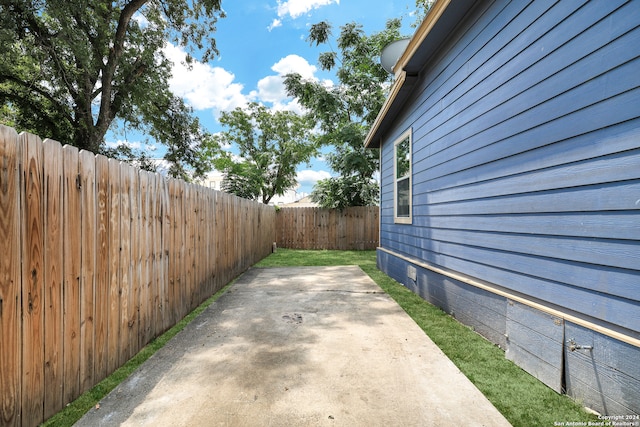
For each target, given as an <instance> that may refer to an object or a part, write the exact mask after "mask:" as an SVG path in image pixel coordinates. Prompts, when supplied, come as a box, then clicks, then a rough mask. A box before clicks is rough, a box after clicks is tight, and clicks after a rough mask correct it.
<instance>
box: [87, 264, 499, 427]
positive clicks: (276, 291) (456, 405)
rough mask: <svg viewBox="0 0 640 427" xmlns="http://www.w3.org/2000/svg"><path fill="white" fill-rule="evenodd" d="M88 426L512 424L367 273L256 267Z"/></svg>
mask: <svg viewBox="0 0 640 427" xmlns="http://www.w3.org/2000/svg"><path fill="white" fill-rule="evenodd" d="M76 425H77V426H92V427H94V426H114V425H125V426H134V425H136V426H139V425H143V426H147V425H148V426H151V425H153V426H214V425H215V426H509V423H508V422H507V421H506V419H505V418H504V417H503V416H502V415H501V414H500V413H499V412H498V411H497V410H496V409H495V407H493V405H492V404H491V403H490V402H489V401H488V400H487V399H486V398H485V397H484V396H483V395H482V394H481V393H480V392H479V391H478V389H477V388H476V387H474V386H473V384H472V383H471V382H470V381H469V380H468V379H467V378H466V377H465V376H464V375H463V374H462V373H461V372H460V371H459V370H458V369H457V368H456V367H455V366H454V365H453V363H452V362H451V361H450V360H449V359H448V358H447V357H446V356H445V355H444V354H443V353H442V352H441V351H440V349H439V348H438V347H437V346H436V345H435V344H433V342H432V341H431V340H430V339H429V338H428V337H427V336H426V335H425V334H424V332H423V331H422V330H421V329H420V328H419V327H418V326H417V325H416V324H415V322H414V321H413V320H412V319H411V318H410V317H409V316H408V315H407V314H406V313H405V312H404V311H403V310H402V309H401V308H400V307H399V306H398V305H397V304H396V303H395V301H393V300H392V299H391V298H390V297H389V296H388V295H386V294H385V293H384V292H383V291H382V290H381V289H380V288H379V287H378V285H377V284H375V283H374V282H373V281H372V280H371V279H370V278H369V277H368V276H367V275H366V274H365V273H364V272H363V271H362V270H361V269H360V268H359V267H356V266H347V267H296V268H291V267H287V268H253V269H250V270H249V271H248V272H246V273H245V274H244V275H242V276H241V277H240V278H239V279H238V280H237V281H236V282H235V283H234V285H233V286H231V287H230V288H229V289H228V291H227V292H226V293H225V294H224V295H223V296H222V297H221V298H220V299H219V300H218V301H217V302H215V303H213V304H212V305H210V306H209V307H208V308H207V309H206V310H205V311H204V312H203V313H202V314H201V315H200V316H198V317H197V318H196V319H195V320H194V321H193V322H191V323H190V324H189V325H188V326H187V327H186V328H185V329H184V330H183V331H182V332H180V333H179V334H178V335H177V336H176V337H174V338H173V339H172V340H171V341H170V342H169V343H168V344H167V345H166V346H165V347H164V348H162V349H161V350H159V351H158V352H157V353H156V354H155V355H154V356H152V357H151V358H150V359H149V360H148V361H147V362H145V363H144V364H143V365H142V366H141V367H140V368H139V369H138V370H137V371H136V372H135V373H134V374H133V375H131V376H130V377H129V378H128V379H127V380H126V381H124V382H123V383H122V384H121V385H120V386H118V387H117V388H116V389H115V390H113V391H112V392H111V393H110V394H109V395H108V396H107V397H106V398H104V399H103V400H102V401H101V402H100V404H99V408H94V409H92V410H91V411H89V413H87V414H86V415H85V416H84V417H83V418H82V419H81V420H80V421H79V422H78V423H77V424H76Z"/></svg>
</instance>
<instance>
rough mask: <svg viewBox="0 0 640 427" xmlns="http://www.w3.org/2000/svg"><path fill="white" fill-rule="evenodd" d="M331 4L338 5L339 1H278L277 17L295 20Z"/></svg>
mask: <svg viewBox="0 0 640 427" xmlns="http://www.w3.org/2000/svg"><path fill="white" fill-rule="evenodd" d="M332 3H335V4H340V0H288V1H285V2H282V1H280V0H278V17H279V18H282V17H283V16H286V15H289V16H290V17H291V18H293V19H296V18H298V17H300V16H302V15H304V14H306V13H308V12H310V11H311V10H313V9H318V8H320V7H322V6H328V5H330V4H332Z"/></svg>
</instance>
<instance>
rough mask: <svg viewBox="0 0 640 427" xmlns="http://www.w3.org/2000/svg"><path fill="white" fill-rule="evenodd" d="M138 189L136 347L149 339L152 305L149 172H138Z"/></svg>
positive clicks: (142, 345) (143, 344)
mask: <svg viewBox="0 0 640 427" xmlns="http://www.w3.org/2000/svg"><path fill="white" fill-rule="evenodd" d="M138 180H139V191H140V224H139V225H138V234H139V235H140V238H139V244H138V246H139V247H140V286H139V289H140V302H139V307H140V308H139V315H138V348H142V347H144V346H145V345H146V344H147V343H148V342H149V340H150V337H149V330H150V316H149V314H150V308H151V307H152V299H151V272H150V264H151V254H152V251H153V244H152V242H151V234H150V231H149V230H150V225H151V218H150V215H151V209H150V201H151V191H150V189H149V185H150V174H149V173H147V172H144V171H140V172H139V173H138Z"/></svg>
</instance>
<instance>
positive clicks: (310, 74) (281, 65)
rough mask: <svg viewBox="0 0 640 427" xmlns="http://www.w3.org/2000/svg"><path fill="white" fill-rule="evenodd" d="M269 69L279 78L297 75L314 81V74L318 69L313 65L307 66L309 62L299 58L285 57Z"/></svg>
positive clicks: (296, 56)
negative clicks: (292, 74)
mask: <svg viewBox="0 0 640 427" xmlns="http://www.w3.org/2000/svg"><path fill="white" fill-rule="evenodd" d="M271 69H272V70H273V71H275V72H276V73H278V74H279V75H281V76H282V75H285V74H289V73H298V74H300V75H301V76H302V77H303V78H305V79H314V80H315V77H314V74H315V72H316V70H317V69H318V68H317V67H316V66H315V65H311V64H309V62H308V61H307V60H306V59H304V58H303V57H301V56H298V55H287V56H285V57H284V58H282V59H281V60H280V61H278V62H276V63H275V64H273V66H272V67H271Z"/></svg>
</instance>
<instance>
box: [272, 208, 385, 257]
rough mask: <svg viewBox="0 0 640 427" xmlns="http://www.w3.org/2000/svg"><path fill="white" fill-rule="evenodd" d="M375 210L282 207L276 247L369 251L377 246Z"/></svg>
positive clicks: (376, 217)
mask: <svg viewBox="0 0 640 427" xmlns="http://www.w3.org/2000/svg"><path fill="white" fill-rule="evenodd" d="M378 230H379V208H378V207H377V206H359V207H352V208H346V209H343V210H337V209H322V208H282V209H280V210H279V211H278V213H277V214H276V244H277V245H278V246H279V247H283V248H291V249H337V250H369V249H375V248H376V247H377V246H378V240H379V231H378Z"/></svg>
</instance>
